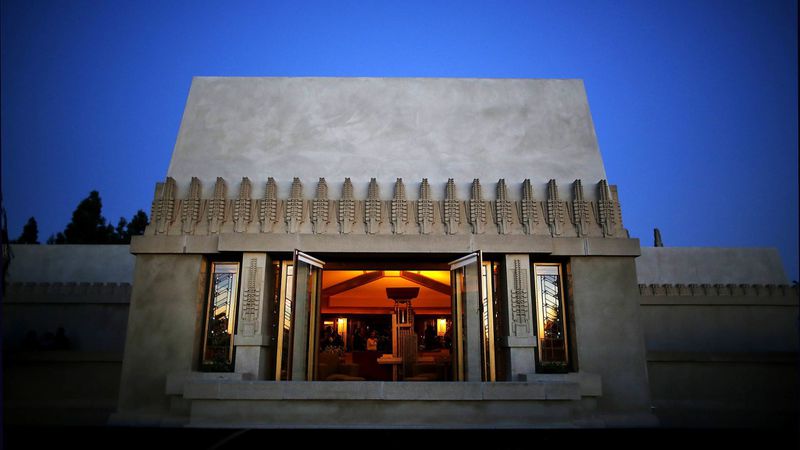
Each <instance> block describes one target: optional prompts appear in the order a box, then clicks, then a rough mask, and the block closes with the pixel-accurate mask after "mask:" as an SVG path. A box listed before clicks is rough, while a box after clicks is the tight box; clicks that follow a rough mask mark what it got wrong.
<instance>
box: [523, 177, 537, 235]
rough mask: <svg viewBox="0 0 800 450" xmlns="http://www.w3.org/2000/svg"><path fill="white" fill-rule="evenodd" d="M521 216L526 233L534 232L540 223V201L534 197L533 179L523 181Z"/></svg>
mask: <svg viewBox="0 0 800 450" xmlns="http://www.w3.org/2000/svg"><path fill="white" fill-rule="evenodd" d="M520 217H521V219H522V226H523V229H524V231H525V234H533V233H534V229H535V227H536V225H539V222H540V220H541V218H540V217H539V202H537V201H536V200H535V199H534V197H533V187H532V186H531V180H530V179H527V178H526V179H525V181H523V182H522V201H521V202H520Z"/></svg>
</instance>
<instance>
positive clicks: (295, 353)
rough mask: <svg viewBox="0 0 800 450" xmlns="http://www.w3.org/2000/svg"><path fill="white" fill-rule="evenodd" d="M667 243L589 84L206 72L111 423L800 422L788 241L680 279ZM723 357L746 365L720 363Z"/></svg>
mask: <svg viewBox="0 0 800 450" xmlns="http://www.w3.org/2000/svg"><path fill="white" fill-rule="evenodd" d="M651 250H654V251H655V253H647V254H646V255H645V256H646V258H639V260H638V261H637V257H640V255H642V247H641V246H640V243H639V240H638V239H636V238H631V237H630V236H629V234H628V232H627V230H625V228H624V225H623V218H622V212H621V207H620V203H619V198H618V195H617V187H616V186H615V185H613V184H612V183H609V182H608V181H607V179H606V175H605V169H604V167H603V163H602V158H601V156H600V151H599V148H598V145H597V140H596V137H595V132H594V126H593V123H592V119H591V114H590V112H589V107H588V102H587V99H586V93H585V91H584V88H583V84H582V82H581V81H579V80H486V79H370V78H213V77H212V78H206V77H203V78H195V79H194V80H193V83H192V87H191V90H190V93H189V98H188V101H187V105H186V109H185V111H184V116H183V120H182V122H181V127H180V131H179V135H178V139H177V142H176V145H175V149H174V151H173V155H172V160H171V163H170V167H169V170H168V172H167V176H166V179H165V181H163V182H160V183H158V184H157V186H156V188H155V196H154V200H153V204H152V211H151V222H150V225H149V226H148V228H147V230H146V233H145V235H144V236H141V237H136V238H134V239H133V241H132V243H131V246H130V252H131V253H132V254H134V255H135V258H136V262H135V268H134V270H133V285H132V291H131V293H130V306H129V311H128V317H127V319H128V321H127V331H126V343H125V353H124V358H123V361H122V366H121V369H120V372H121V381H120V384H119V400H118V403H117V405H116V407H117V410H116V412H115V413H114V414H113V415H112V416H111V423H114V424H127V425H129V424H134V425H136V424H138V425H159V426H175V425H179V426H184V425H186V426H196V427H261V428H294V427H337V428H340V427H357V428H365V427H366V428H387V427H415V428H535V427H653V426H657V425H658V424H659V419H660V420H661V423H662V424H664V423H666V424H667V425H668V426H669V425H673V426H685V425H687V424H686V423H685V422H683V423H681V421H680V417H681V416H683V417H691V414H695V416H696V417H704V416H705V417H708V414H709V411H711V417H715V416H714V413H715V412H719V411H722V410H724V413H725V414H727V416H726V417H730V418H731V419H730V420H728V419H725V418H722V415H718V416H716V417H718V419H719V420H717V421H716V422H714V421H713V420H712V421H711V425H731V426H738V425H739V424H740V423H741V422H740V419H742V417H744V416H746V415H745V414H742V411H741V408H742V407H743V406H742V405H744V404H746V403H747V402H748V399H750V398H751V397H755V396H760V398H761V399H762V400H763V402H762V404H761V405H762V407H763V408H762V409H763V411H765V412H766V416H769V417H771V418H770V419H769V420H771V421H772V422H771V423H773V424H775V423H777V424H779V425H780V426H786V424H791V423H792V421H793V420H795V421H796V415H797V408H796V404H794V406H793V404H792V403H790V402H783V400H782V399H784V398H785V397H786V395H790V396H791V395H793V396H795V398H796V395H797V388H796V374H797V369H796V367H794V366H793V365H792V364H791V361H793V358H796V355H797V324H796V316H797V301H796V299H797V290H796V288H795V287H789V286H786V285H785V284H786V282H785V275H784V274H783V271H782V268H781V267H780V263H779V262H778V263H777V265H776V264H775V261H776V259H775V255H774V253H770V252H769V251H766V253H765V252H764V251H750V252H749V253H748V252H747V251H745V253H746V254H747V255H748V256H747V257H746V258H745V259H748V258H749V261H750V262H751V263H752V261H753V260H754V259H753V257H754V256H757V257H763V258H764V261H766V263H765V264H766V265H765V267H764V268H763V271H762V272H763V273H764V274H766V275H764V276H762V277H757V276H754V275H753V274H755V273H758V271H753V270H750V271H741V272H737V274H736V275H732V278H730V279H728V280H725V279H724V276H721V275H719V274H712V275H711V276H710V278H708V279H706V278H703V276H701V275H698V274H699V273H701V272H702V273H711V272H709V271H708V270H707V269H706V266H704V265H703V264H709V265H713V264H715V263H717V262H718V263H728V262H730V261H731V258H733V256H731V254H728V253H725V252H723V253H724V255H723V254H722V253H718V254H715V255H716V256H714V255H711V256H708V255H706V256H705V257H704V258H705V259H703V261H704V263H703V264H696V266H697V267H698V271H697V273H693V274H689V275H687V276H684V275H686V274H681V273H679V272H680V270H677V269H675V265H677V266H679V267H680V266H681V265H682V264H684V262H685V261H689V260H690V259H691V258H695V259H696V258H697V257H696V255H695V254H694V253H692V254H691V255H690V254H680V255H673V254H669V251H663V249H651ZM664 255H667V256H664ZM692 255H694V256H692ZM720 255H722V256H720ZM765 255H766V256H765ZM687 258H688V259H687ZM756 259H757V258H756ZM682 261H683V262H682ZM737 264H742V262H741V261H739V262H737ZM637 265H638V266H639V267H638V268H637ZM637 272H638V275H637ZM712 272H713V271H712ZM642 274H645V275H646V276H644V277H642ZM659 274H665V275H664V276H663V277H661V278H659ZM720 308H722V309H720ZM726 308H727V309H726ZM723 309H724V311H723ZM742 311H747V312H746V313H742ZM703 314H707V315H708V317H709V318H710V319H709V320H707V321H705V322H703V321H702V320H699V319H698V317H701V316H702V315H703ZM792 314H794V316H792ZM662 317H669V318H670V319H669V320H667V321H666V322H665V321H662V320H661V318H662ZM719 317H723V319H722V320H718V319H719ZM789 317H794V318H795V321H794V322H793V321H792V320H790V319H787V318H789ZM754 318H755V319H754ZM756 319H757V320H756ZM767 320H769V321H772V323H773V324H776V325H775V328H776V329H779V330H781V331H778V332H776V333H773V335H771V336H770V337H767V338H763V339H760V340H759V341H758V342H761V344H758V345H743V346H740V347H736V346H735V345H734V344H729V345H727V344H725V342H739V343H750V344H752V341H751V340H747V339H745V338H741V339H739V340H733V341H729V340H728V339H727V338H726V337H725V336H726V333H729V332H730V331H731V330H732V329H735V328H736V326H738V325H739V324H744V325H745V328H746V329H748V330H751V329H752V330H755V329H757V328H758V327H754V326H752V323H754V322H757V321H767ZM692 321H694V322H692ZM689 322H692V323H696V324H698V325H700V327H701V330H704V331H702V332H698V331H696V330H694V331H693V330H691V329H689V328H688V326H686V324H687V323H689ZM682 327H683V328H682ZM747 327H750V328H747ZM755 333H756V332H755V331H752V332H751V331H748V332H747V333H746V335H748V336H749V335H751V334H755ZM792 338H794V341H792V340H791V339H792ZM726 345H727V346H726ZM721 354H724V355H726V356H725V357H726V358H729V361H730V362H732V364H734V365H735V364H738V366H737V367H739V369H737V370H739V372H736V371H733V372H731V371H730V370H729V367H731V366H730V365H729V366H728V368H724V367H719V366H714V365H713V364H711V365H709V363H713V362H718V361H719V358H720V355H721ZM765 361H766V362H767V363H770V364H773V366H772V369H773V370H772V371H768V372H769V373H767V372H763V373H762V372H759V373H758V374H755V375H754V371H753V370H754V369H752V367H750V368H748V367H749V366H747V364H748V363H749V364H751V365H752V366H757V367H762V366H763V364H764V363H765ZM654 373H656V374H657V377H656V378H655V379H654V378H653V374H654ZM703 373H704V374H705V375H706V376H707V375H709V374H711V375H712V376H714V377H717V379H720V380H726V381H725V382H726V383H728V385H730V386H731V390H732V391H733V390H736V387H735V386H737V385H736V380H735V379H734V378H735V377H739V378H741V376H742V374H744V373H747V374H750V375H751V376H752V377H753V378H752V379H753V380H755V379H758V380H762V379H775V380H780V381H779V382H778V383H779V385H780V386H783V388H782V389H783V391H782V392H780V393H776V392H762V391H763V390H762V391H758V389H756V390H753V391H752V393H753V394H752V396H748V395H744V396H742V397H741V398H738V399H732V400H730V401H729V402H728V403H725V402H723V403H724V404H725V405H727V406H726V407H725V408H720V407H719V406H718V405H719V402H718V401H717V400H718V399H714V398H709V399H702V398H700V397H702V395H703V393H702V389H699V390H698V389H695V390H692V389H694V388H693V387H692V386H695V384H694V383H693V382H690V381H687V380H690V379H692V377H694V378H695V379H699V378H702V376H701V375H699V374H703ZM732 373H738V375H736V376H732V375H731V374H732ZM648 374H649V375H648ZM676 374H677V375H678V377H679V378H680V377H682V378H680V379H679V378H675V375H676ZM792 377H794V380H795V381H792V379H793V378H792ZM680 380H683V381H680ZM671 383H672V384H671ZM723 384H724V383H723ZM696 386H699V385H696ZM676 388H680V389H678V390H676ZM681 393H682V394H681ZM778 394H780V395H778ZM784 394H786V395H784ZM681 395H683V396H684V397H681ZM720 395H722V396H723V397H725V395H727V394H724V393H723V394H720ZM725 398H727V397H725ZM687 400H688V403H687ZM715 401H716V403H715ZM687 405H688V406H687ZM714 405H717V406H714ZM687 414H688V415H687ZM720 414H721V413H720ZM766 416H765V417H766ZM762 425H764V424H762ZM767 425H768V424H767Z"/></svg>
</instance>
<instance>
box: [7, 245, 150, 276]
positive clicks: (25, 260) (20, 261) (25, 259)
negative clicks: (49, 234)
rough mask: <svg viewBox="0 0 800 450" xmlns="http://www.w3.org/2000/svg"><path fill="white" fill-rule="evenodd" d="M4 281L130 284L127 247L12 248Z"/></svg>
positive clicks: (132, 259)
mask: <svg viewBox="0 0 800 450" xmlns="http://www.w3.org/2000/svg"><path fill="white" fill-rule="evenodd" d="M11 250H12V252H13V253H14V259H12V260H11V264H10V265H9V269H8V282H9V283H15V282H21V283H22V282H47V283H112V282H113V283H123V282H124V283H131V282H133V265H134V261H135V259H136V257H135V256H133V255H131V254H130V250H129V247H128V246H127V245H19V244H17V245H12V246H11Z"/></svg>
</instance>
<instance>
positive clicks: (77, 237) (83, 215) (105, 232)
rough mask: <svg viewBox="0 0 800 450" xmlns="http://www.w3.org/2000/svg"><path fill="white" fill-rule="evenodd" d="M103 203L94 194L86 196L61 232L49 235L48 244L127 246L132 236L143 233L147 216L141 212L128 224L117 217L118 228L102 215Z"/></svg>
mask: <svg viewBox="0 0 800 450" xmlns="http://www.w3.org/2000/svg"><path fill="white" fill-rule="evenodd" d="M102 209H103V202H102V200H101V199H100V194H99V193H98V192H97V191H92V192H91V193H89V197H87V198H85V199H84V200H83V201H81V202H80V204H78V207H77V208H76V209H75V211H74V212H73V213H72V221H71V222H70V223H68V224H67V227H66V228H65V229H64V232H63V233H57V234H56V235H55V236H50V238H49V239H48V240H47V243H48V244H128V243H130V241H131V236H135V235H139V234H144V229H145V227H147V223H148V221H147V214H145V213H144V211H142V210H141V209H140V210H139V211H137V213H136V214H135V215H134V216H133V217H132V218H131V221H130V222H128V221H127V220H125V218H124V217H120V218H119V221H118V222H117V227H116V228H114V226H113V225H111V224H110V223H107V222H106V219H105V217H103V216H102V214H101V212H102Z"/></svg>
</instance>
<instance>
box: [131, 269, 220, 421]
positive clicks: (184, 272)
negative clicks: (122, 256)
mask: <svg viewBox="0 0 800 450" xmlns="http://www.w3.org/2000/svg"><path fill="white" fill-rule="evenodd" d="M206 277H207V274H206V273H205V263H204V262H203V257H202V256H201V255H139V256H137V258H136V271H135V275H134V285H133V286H134V288H133V293H132V295H131V306H130V316H129V319H128V331H127V340H126V346H125V360H124V363H123V367H122V381H121V386H120V397H119V414H118V415H117V416H116V418H117V419H116V420H118V421H120V422H125V420H126V417H127V416H132V415H135V416H136V417H137V420H144V421H147V417H153V418H154V419H153V420H154V421H155V422H156V424H158V423H160V422H159V421H161V420H163V419H164V417H165V416H167V415H168V414H169V407H170V405H169V400H168V398H167V397H166V395H165V389H166V383H167V374H169V373H172V372H188V371H191V370H196V369H197V365H198V358H199V344H200V338H199V336H200V329H201V326H202V317H203V305H204V303H205V302H204V300H205V298H204V290H205V284H206V281H207V278H206ZM151 424H152V423H151Z"/></svg>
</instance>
